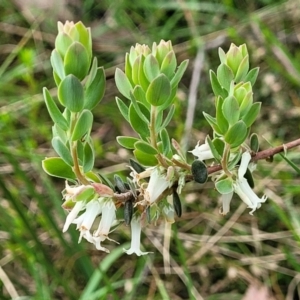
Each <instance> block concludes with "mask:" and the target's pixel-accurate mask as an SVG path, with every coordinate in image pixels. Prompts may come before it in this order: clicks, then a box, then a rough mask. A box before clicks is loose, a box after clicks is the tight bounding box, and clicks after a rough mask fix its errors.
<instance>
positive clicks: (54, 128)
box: [52, 124, 68, 143]
mask: <svg viewBox="0 0 300 300" xmlns="http://www.w3.org/2000/svg"><path fill="white" fill-rule="evenodd" d="M52 135H53V137H55V136H58V137H59V138H60V139H61V140H62V142H63V143H67V141H68V135H67V132H66V131H64V130H63V129H61V127H59V126H58V125H57V124H54V125H53V126H52Z"/></svg>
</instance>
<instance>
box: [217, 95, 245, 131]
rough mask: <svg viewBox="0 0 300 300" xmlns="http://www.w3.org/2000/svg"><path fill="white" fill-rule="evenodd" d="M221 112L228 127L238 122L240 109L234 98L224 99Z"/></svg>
mask: <svg viewBox="0 0 300 300" xmlns="http://www.w3.org/2000/svg"><path fill="white" fill-rule="evenodd" d="M222 112H223V115H224V117H225V118H226V120H227V121H228V123H229V124H230V125H233V124H235V123H236V122H237V121H238V120H239V117H240V107H239V103H238V102H237V100H236V99H235V97H234V96H228V97H227V98H226V99H224V103H223V105H222ZM219 127H220V126H219Z"/></svg>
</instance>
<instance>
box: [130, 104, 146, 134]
mask: <svg viewBox="0 0 300 300" xmlns="http://www.w3.org/2000/svg"><path fill="white" fill-rule="evenodd" d="M138 105H139V107H140V109H141V110H142V112H143V113H144V114H145V113H148V114H149V111H148V110H147V108H146V107H145V106H143V104H141V103H139V104H138ZM128 116H129V120H130V124H131V126H132V128H133V129H134V130H135V131H136V132H137V133H138V134H139V135H140V136H141V137H143V138H146V137H148V136H150V132H149V125H148V123H146V122H145V121H144V120H143V119H142V118H141V117H140V115H139V114H138V113H137V111H136V110H135V108H134V106H133V104H132V103H131V104H130V106H129V114H128Z"/></svg>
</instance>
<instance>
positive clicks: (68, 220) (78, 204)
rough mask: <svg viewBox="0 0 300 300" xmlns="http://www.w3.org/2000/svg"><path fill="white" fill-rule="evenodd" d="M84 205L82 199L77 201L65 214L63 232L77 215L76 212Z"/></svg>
mask: <svg viewBox="0 0 300 300" xmlns="http://www.w3.org/2000/svg"><path fill="white" fill-rule="evenodd" d="M84 207H85V202H84V201H79V202H76V204H75V206H74V207H73V209H72V210H71V212H70V213H69V214H68V215H67V218H66V222H65V225H64V228H63V232H66V231H67V230H68V228H69V226H70V225H71V223H72V222H73V221H74V219H75V218H76V217H77V215H78V213H79V212H80V211H81V210H82V209H84Z"/></svg>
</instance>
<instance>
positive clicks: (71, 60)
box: [64, 42, 90, 80]
mask: <svg viewBox="0 0 300 300" xmlns="http://www.w3.org/2000/svg"><path fill="white" fill-rule="evenodd" d="M64 66H65V72H66V75H69V74H73V75H74V76H75V77H77V78H78V79H79V80H82V79H83V78H85V76H86V75H87V74H88V71H89V68H90V59H89V55H88V53H87V51H86V49H85V47H83V45H82V44H80V43H78V42H74V43H73V44H72V45H71V46H70V47H69V48H68V50H67V52H66V55H65V58H64Z"/></svg>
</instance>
